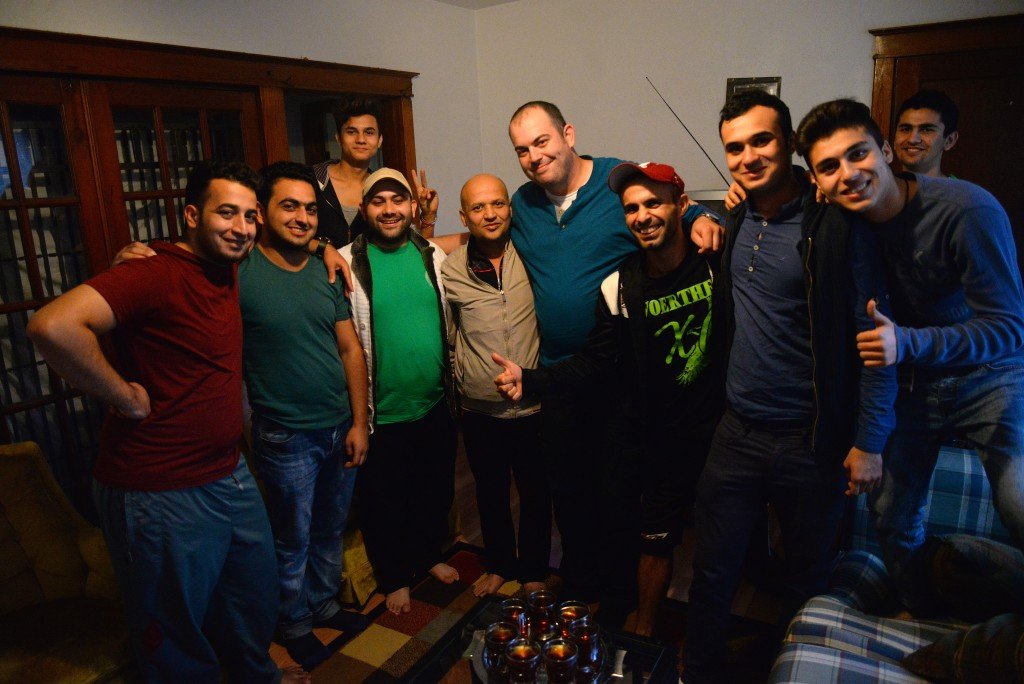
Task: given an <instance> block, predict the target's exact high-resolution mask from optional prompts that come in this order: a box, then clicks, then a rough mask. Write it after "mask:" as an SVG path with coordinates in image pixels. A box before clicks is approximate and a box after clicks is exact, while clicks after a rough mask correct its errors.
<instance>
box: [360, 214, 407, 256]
mask: <svg viewBox="0 0 1024 684" xmlns="http://www.w3.org/2000/svg"><path fill="white" fill-rule="evenodd" d="M411 232H412V219H411V218H406V219H405V220H403V221H402V223H401V226H400V227H399V228H397V229H390V230H388V231H385V230H384V229H382V228H381V227H380V226H379V225H378V224H377V222H376V221H367V222H366V239H367V240H369V241H370V242H372V243H373V244H375V245H377V246H378V247H383V248H385V249H395V248H396V247H401V246H402V245H403V244H405V242H406V241H408V239H409V235H410V233H411Z"/></svg>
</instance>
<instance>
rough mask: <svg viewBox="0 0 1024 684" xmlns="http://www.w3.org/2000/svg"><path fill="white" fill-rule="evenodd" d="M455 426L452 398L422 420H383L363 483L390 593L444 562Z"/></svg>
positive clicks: (359, 497)
mask: <svg viewBox="0 0 1024 684" xmlns="http://www.w3.org/2000/svg"><path fill="white" fill-rule="evenodd" d="M456 440H457V434H456V432H455V423H454V421H452V418H451V416H450V415H449V413H448V406H447V404H446V403H445V401H444V399H442V400H441V401H439V402H437V404H436V405H434V407H433V408H432V409H430V411H429V412H428V413H427V415H425V416H423V417H422V418H420V419H419V420H414V421H411V422H407V423H392V424H390V425H377V426H376V427H375V428H374V432H373V434H372V435H371V436H370V451H369V453H368V454H367V456H366V463H364V464H363V465H362V466H360V468H359V470H360V472H359V480H358V482H357V483H356V502H357V504H358V506H359V526H360V528H361V529H362V531H363V539H364V540H365V542H366V551H367V554H368V555H369V557H370V563H371V564H372V565H373V571H374V574H376V576H377V583H378V585H379V588H380V590H381V591H382V592H384V593H389V592H392V591H395V590H396V589H400V588H401V587H409V586H412V581H413V578H414V577H415V576H417V575H419V574H421V573H424V572H426V571H427V570H429V569H430V568H431V567H432V566H433V565H434V564H435V563H437V562H439V561H440V560H441V555H440V554H441V545H442V544H443V543H444V541H445V539H446V538H447V537H448V511H449V510H450V509H451V507H452V501H453V500H454V498H455V451H456V444H457V442H456Z"/></svg>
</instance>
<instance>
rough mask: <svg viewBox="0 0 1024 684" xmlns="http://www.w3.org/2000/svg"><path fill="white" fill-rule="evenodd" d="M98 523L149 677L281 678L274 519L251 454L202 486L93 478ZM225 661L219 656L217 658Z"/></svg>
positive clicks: (198, 679)
mask: <svg viewBox="0 0 1024 684" xmlns="http://www.w3.org/2000/svg"><path fill="white" fill-rule="evenodd" d="M93 500H94V501H95V503H96V510H97V512H98V513H99V519H100V527H101V528H102V530H103V536H104V537H105V538H106V540H107V544H108V546H109V547H110V559H111V560H112V561H113V564H114V571H115V574H116V575H117V583H118V585H119V586H120V588H121V595H122V596H123V597H124V608H125V612H126V613H127V616H128V631H129V633H130V635H131V638H132V646H133V647H134V649H135V653H136V656H137V657H138V659H139V665H140V668H141V670H142V676H143V678H144V679H145V680H146V681H147V682H209V683H210V684H217V683H219V682H220V681H221V665H223V667H224V669H225V670H226V671H227V674H228V678H229V680H230V681H233V682H275V681H277V680H278V679H279V678H280V676H281V673H280V671H279V670H278V668H277V666H276V665H275V664H274V661H273V660H271V659H270V655H269V653H268V650H267V649H269V648H270V639H271V636H272V635H273V632H274V624H275V623H276V622H277V603H278V602H277V563H276V562H275V560H274V545H273V541H272V539H271V536H270V523H269V522H268V521H267V513H266V511H265V510H264V508H263V501H262V500H261V499H260V493H259V490H258V489H257V487H256V480H255V479H253V476H252V474H251V473H250V472H249V469H248V468H246V466H245V460H244V459H239V461H238V467H237V468H236V469H235V472H234V473H232V474H231V475H229V476H227V477H225V478H222V479H220V480H217V481H216V482H211V483H210V484H207V485H202V486H200V487H190V488H188V489H173V490H167V491H161V492H142V491H127V490H123V489H115V488H113V487H107V486H106V485H103V484H101V483H99V482H93ZM218 660H219V662H218Z"/></svg>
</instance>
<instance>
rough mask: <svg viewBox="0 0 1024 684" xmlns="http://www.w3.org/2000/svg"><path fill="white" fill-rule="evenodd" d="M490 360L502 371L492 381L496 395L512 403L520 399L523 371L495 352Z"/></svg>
mask: <svg viewBox="0 0 1024 684" xmlns="http://www.w3.org/2000/svg"><path fill="white" fill-rule="evenodd" d="M491 359H492V360H493V361H494V363H496V364H498V365H499V366H501V367H502V369H503V370H502V372H501V375H499V376H498V377H496V378H495V379H494V384H495V386H497V388H498V394H500V395H501V396H503V397H505V399H507V400H508V401H512V402H515V401H519V400H520V399H522V398H523V369H522V368H521V367H520V366H519V365H517V364H516V363H514V362H512V361H509V360H508V359H506V358H505V357H503V356H501V355H500V354H498V353H497V352H491Z"/></svg>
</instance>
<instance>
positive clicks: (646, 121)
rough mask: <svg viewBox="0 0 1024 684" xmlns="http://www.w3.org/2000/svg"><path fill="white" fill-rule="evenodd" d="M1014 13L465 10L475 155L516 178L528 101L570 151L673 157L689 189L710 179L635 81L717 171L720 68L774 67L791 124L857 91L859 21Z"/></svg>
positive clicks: (715, 6) (751, 8)
mask: <svg viewBox="0 0 1024 684" xmlns="http://www.w3.org/2000/svg"><path fill="white" fill-rule="evenodd" d="M1021 11H1024V1H1022V0H985V1H983V0H975V1H974V2H950V1H948V0H914V1H911V0H855V1H854V2H849V1H848V0H813V1H812V0H762V1H760V2H751V1H744V0H687V1H681V0H625V1H623V0H557V1H554V0H520V1H519V2H515V3H512V4H508V5H499V6H496V7H491V8H488V9H484V10H479V11H478V12H477V13H476V19H477V63H478V65H479V78H480V114H481V125H482V127H483V128H482V140H483V160H484V166H486V167H488V168H489V169H490V170H492V171H493V172H495V173H497V174H498V175H499V176H501V177H502V178H504V179H505V181H506V182H507V183H509V184H510V187H516V186H518V185H519V184H521V183H522V182H523V180H524V178H523V175H522V172H521V171H520V169H519V166H518V163H517V161H516V158H515V156H514V154H513V153H512V149H511V145H510V143H509V140H508V135H507V127H508V119H509V116H510V115H511V114H512V112H513V111H515V109H516V107H518V106H519V105H520V104H522V103H524V102H526V101H529V100H535V99H541V100H550V101H552V102H554V103H555V104H557V105H558V106H559V107H560V108H561V109H562V111H563V113H564V114H565V116H566V119H567V120H568V121H569V122H571V123H573V124H575V126H576V140H577V143H576V147H577V149H578V150H579V151H580V153H581V154H594V155H600V156H619V157H623V158H626V159H633V160H636V161H645V160H657V161H664V162H668V163H671V164H673V165H674V166H676V168H677V170H678V171H679V172H680V175H682V176H683V178H684V180H685V181H686V184H687V188H688V189H690V188H692V189H712V188H721V187H722V181H721V179H720V178H719V177H718V175H717V174H716V173H715V171H714V169H712V168H711V165H710V164H709V163H708V161H707V159H705V158H704V155H703V154H702V153H701V152H700V150H699V149H698V148H697V146H696V145H694V143H693V142H692V141H691V140H690V139H689V137H688V136H687V135H686V132H685V131H684V130H683V129H682V127H681V126H680V125H679V123H678V122H676V120H675V119H674V118H673V116H672V114H671V113H670V112H669V110H668V109H667V108H666V107H665V105H664V104H662V102H661V101H660V100H659V99H658V97H657V95H656V94H655V93H654V91H653V90H652V89H651V87H650V86H649V85H648V84H647V82H646V81H645V80H644V76H649V77H650V79H651V81H653V82H654V84H655V85H656V86H657V87H658V89H659V90H660V91H661V92H662V94H663V95H664V96H665V99H667V100H668V102H669V103H670V104H671V105H672V107H673V108H674V109H675V110H676V112H677V113H678V114H679V116H680V117H681V118H682V120H683V121H684V122H686V125H687V126H689V128H690V130H691V131H692V132H693V134H694V135H695V136H697V139H698V140H700V142H701V144H702V145H704V147H705V148H706V149H707V150H708V153H709V154H710V155H711V158H712V159H714V160H715V162H716V163H717V164H718V166H719V168H721V169H722V172H723V173H725V175H726V176H727V177H728V173H727V172H726V169H725V164H724V161H723V159H724V158H723V155H722V150H721V144H720V143H719V138H718V110H719V109H721V107H722V103H723V102H724V100H725V87H726V79H727V78H730V77H746V76H781V77H782V93H781V95H782V98H783V99H784V100H785V101H786V103H787V104H788V105H789V107H790V109H791V111H792V113H793V117H794V122H793V124H794V126H795V125H796V124H797V122H798V121H799V119H800V117H802V116H803V115H804V114H805V113H806V112H807V111H808V110H809V109H810V108H811V107H812V106H813V105H815V104H817V103H819V102H822V101H825V100H828V99H832V98H835V97H842V96H852V97H855V98H857V99H859V100H861V101H862V102H866V103H870V101H871V82H872V60H871V56H872V51H873V36H871V35H870V34H869V33H868V30H869V29H873V28H883V27H889V26H905V25H912V24H924V23H932V22H939V21H949V20H956V19H966V18H975V17H982V16H991V15H999V14H1012V13H1016V12H1021Z"/></svg>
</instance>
